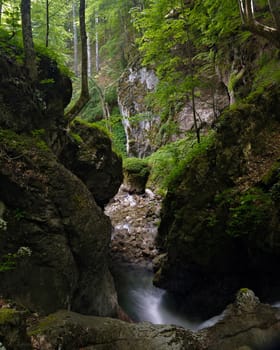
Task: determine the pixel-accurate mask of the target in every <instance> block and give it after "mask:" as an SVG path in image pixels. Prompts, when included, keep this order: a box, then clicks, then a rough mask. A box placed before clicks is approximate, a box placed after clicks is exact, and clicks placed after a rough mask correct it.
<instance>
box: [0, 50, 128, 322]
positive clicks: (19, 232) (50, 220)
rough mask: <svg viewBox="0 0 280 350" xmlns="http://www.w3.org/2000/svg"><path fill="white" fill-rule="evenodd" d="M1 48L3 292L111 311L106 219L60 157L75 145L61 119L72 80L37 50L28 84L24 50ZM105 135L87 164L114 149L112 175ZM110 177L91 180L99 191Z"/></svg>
mask: <svg viewBox="0 0 280 350" xmlns="http://www.w3.org/2000/svg"><path fill="white" fill-rule="evenodd" d="M6 46H7V47H5V45H4V44H3V46H1V52H0V63H1V67H0V79H1V86H0V237H1V245H0V246H1V247H0V257H1V259H2V260H1V264H0V266H1V270H4V271H3V273H2V275H1V280H0V292H1V294H2V295H4V296H12V297H13V298H14V299H16V300H17V301H19V302H20V303H22V304H23V305H25V306H26V307H28V308H30V309H31V310H36V311H39V312H41V313H45V314H46V313H49V312H53V311H55V310H57V309H59V308H68V309H73V310H75V311H79V312H82V313H86V314H96V315H107V316H108V315H110V316H112V315H115V314H116V310H117V298H116V292H115V288H114V283H113V280H112V277H111V274H110V272H109V270H108V264H107V262H108V261H107V256H108V247H109V242H110V235H111V224H110V221H109V219H108V217H106V216H105V215H104V213H103V212H102V210H101V209H100V207H99V206H98V205H97V204H96V202H95V200H94V198H93V196H92V194H91V193H90V191H89V189H88V188H87V187H86V184H84V183H83V182H82V180H81V179H80V178H78V177H77V176H76V175H74V174H73V173H72V172H71V171H70V170H68V169H67V168H65V166H64V165H62V164H61V163H60V162H59V156H60V155H61V154H62V152H63V150H64V148H65V147H66V148H67V147H68V145H69V144H70V143H71V142H72V141H71V139H70V137H69V135H68V134H67V132H66V129H67V128H66V127H67V121H66V120H65V119H64V117H63V109H64V107H65V106H66V105H67V103H68V102H69V99H70V97H71V81H70V79H69V78H67V77H65V76H63V75H62V74H61V73H60V72H59V70H58V68H57V65H56V63H55V62H53V61H52V60H50V59H49V58H47V57H45V56H42V55H39V56H38V58H37V61H38V69H39V79H38V81H36V82H31V81H30V80H29V78H28V75H27V74H26V70H25V68H24V67H23V66H22V64H21V60H20V57H21V55H22V52H21V50H20V49H18V48H15V47H12V46H9V45H8V44H7V45H6ZM2 49H3V50H2ZM95 135H96V134H94V135H93V138H94V136H95ZM103 139H104V143H106V149H105V148H104V147H103V148H102V147H100V149H98V157H94V152H93V153H92V163H94V162H98V161H99V160H100V159H103V157H105V156H106V155H107V154H108V153H109V152H111V153H110V157H108V159H107V160H106V162H105V163H104V164H103V165H102V166H103V174H105V173H106V171H108V174H110V172H111V171H112V169H113V166H116V165H115V164H116V163H117V164H118V167H120V161H119V160H116V159H117V157H116V156H114V155H113V153H112V151H111V148H110V141H109V139H108V137H107V139H106V140H105V137H103ZM75 147H78V146H77V145H76V146H75ZM102 152H104V154H102ZM110 162H115V163H114V165H113V166H112V164H111V163H110ZM96 167H98V165H96ZM106 167H108V170H107V169H105V168H106ZM119 172H121V171H120V170H119ZM108 177H109V180H108V179H107V178H106V179H104V181H105V183H106V184H105V185H104V184H103V185H100V184H101V183H102V181H103V179H100V177H99V178H98V179H97V180H96V183H97V184H98V185H100V188H101V190H102V189H104V188H105V187H106V186H107V185H108V181H110V180H111V178H110V175H108ZM81 178H82V176H81ZM104 178H105V176H104ZM114 186H115V187H116V185H114ZM113 192H114V191H110V195H113ZM108 196H109V195H108V193H107V194H106V198H108Z"/></svg>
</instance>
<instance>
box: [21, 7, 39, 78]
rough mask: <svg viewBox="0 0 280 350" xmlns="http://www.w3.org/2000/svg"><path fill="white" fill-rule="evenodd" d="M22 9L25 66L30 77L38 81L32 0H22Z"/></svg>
mask: <svg viewBox="0 0 280 350" xmlns="http://www.w3.org/2000/svg"><path fill="white" fill-rule="evenodd" d="M20 9H21V22H22V38H23V47H24V61H25V66H26V68H27V70H28V74H29V77H30V79H31V80H32V81H36V80H37V77H38V71H37V64H36V53H35V49H34V43H33V38H32V26H31V4H30V0H21V3H20Z"/></svg>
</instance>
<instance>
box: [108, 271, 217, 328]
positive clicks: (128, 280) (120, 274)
mask: <svg viewBox="0 0 280 350" xmlns="http://www.w3.org/2000/svg"><path fill="white" fill-rule="evenodd" d="M113 275H114V278H115V283H116V289H117V291H118V298H119V304H120V306H121V307H122V308H123V310H124V311H125V312H126V313H127V315H128V316H129V317H130V318H131V319H132V320H133V321H135V322H145V321H147V322H151V323H154V324H174V325H177V326H181V327H184V328H187V329H191V330H199V329H202V328H205V327H209V326H211V325H213V324H215V323H216V322H217V321H218V320H219V319H220V318H221V317H222V316H216V317H213V318H211V319H209V320H207V321H204V322H203V321H202V320H200V319H189V318H188V317H187V316H186V315H185V314H184V313H182V312H181V311H180V306H179V305H177V304H176V300H175V299H174V297H173V296H172V295H170V294H169V293H168V292H166V291H165V290H163V289H160V288H156V287H155V286H153V283H152V280H153V273H152V271H150V270H149V269H147V268H145V267H139V266H136V265H131V264H119V265H117V266H115V267H114V269H113Z"/></svg>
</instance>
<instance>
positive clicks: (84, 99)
mask: <svg viewBox="0 0 280 350" xmlns="http://www.w3.org/2000/svg"><path fill="white" fill-rule="evenodd" d="M85 5H86V4H85V0H80V10H79V17H80V35H81V54H82V76H81V93H80V97H79V99H78V101H77V102H76V103H75V105H74V106H73V107H72V108H71V109H70V111H69V112H68V113H66V117H67V118H68V119H69V120H70V121H71V120H73V119H74V118H75V117H76V115H77V114H78V113H79V112H81V110H82V109H83V108H84V106H85V105H86V104H87V103H88V101H89V90H88V57H87V34H86V21H85Z"/></svg>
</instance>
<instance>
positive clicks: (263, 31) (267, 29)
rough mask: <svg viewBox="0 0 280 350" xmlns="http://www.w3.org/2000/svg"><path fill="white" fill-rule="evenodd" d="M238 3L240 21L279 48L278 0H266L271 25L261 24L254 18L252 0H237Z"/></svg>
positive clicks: (279, 4)
mask: <svg viewBox="0 0 280 350" xmlns="http://www.w3.org/2000/svg"><path fill="white" fill-rule="evenodd" d="M238 4H239V9H240V14H241V18H242V21H243V23H244V25H245V26H246V27H247V29H248V30H249V31H250V32H252V33H254V34H257V35H260V36H262V37H263V38H266V39H267V40H269V41H270V42H271V43H272V44H274V45H275V46H276V47H278V48H280V0H268V4H269V9H270V14H271V16H272V19H273V22H274V24H273V26H268V25H265V24H262V23H261V22H259V21H258V20H257V19H256V17H255V8H254V1H253V0H238Z"/></svg>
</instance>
